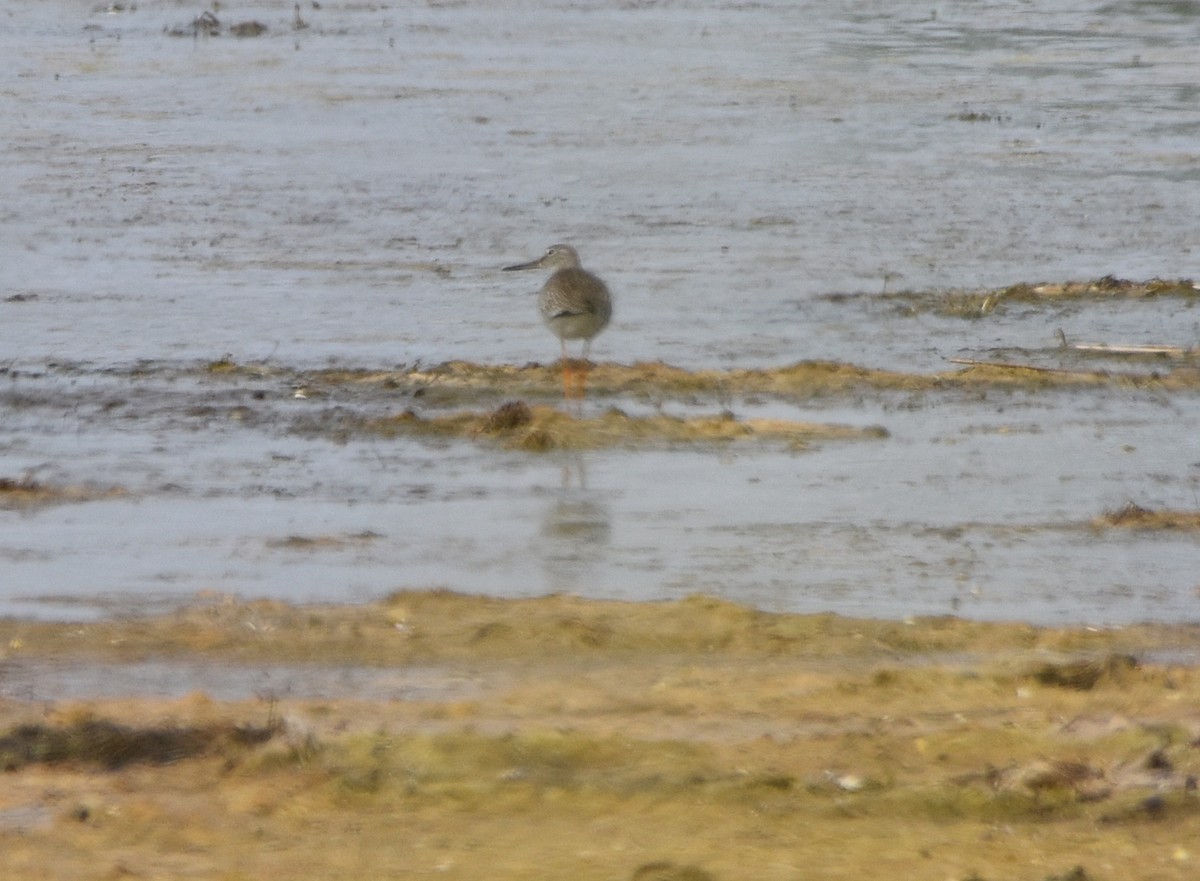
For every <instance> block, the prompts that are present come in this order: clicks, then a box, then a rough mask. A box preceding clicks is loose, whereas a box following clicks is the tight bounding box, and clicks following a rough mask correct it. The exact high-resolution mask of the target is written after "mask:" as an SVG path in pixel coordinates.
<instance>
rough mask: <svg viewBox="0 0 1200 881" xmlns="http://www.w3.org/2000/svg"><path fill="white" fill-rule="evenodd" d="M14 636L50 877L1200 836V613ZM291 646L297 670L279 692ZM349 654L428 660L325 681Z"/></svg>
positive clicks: (616, 873) (815, 870) (364, 615)
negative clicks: (133, 681)
mask: <svg viewBox="0 0 1200 881" xmlns="http://www.w3.org/2000/svg"><path fill="white" fill-rule="evenodd" d="M0 638H2V640H3V642H2V644H3V646H4V649H3V670H4V673H5V678H4V679H2V680H0V683H7V684H8V687H7V688H5V691H4V697H3V700H2V702H0V758H2V759H3V761H4V763H5V766H6V768H7V770H8V773H7V774H6V777H5V783H6V785H5V787H4V789H3V790H2V792H0V844H2V846H3V848H4V852H5V854H6V861H7V865H8V866H9V867H10V868H11V870H13V871H18V872H20V873H21V874H22V876H23V877H30V878H56V879H71V878H95V877H119V876H125V875H134V876H140V877H179V876H181V875H187V876H188V877H195V878H222V879H224V878H242V877H245V878H252V877H262V876H263V875H266V874H271V873H274V874H280V875H284V876H297V877H298V876H303V877H320V878H347V877H367V876H369V877H393V876H395V877H419V876H423V875H426V874H430V875H437V876H438V877H447V878H477V877H480V876H486V877H491V878H501V879H504V878H514V879H515V878H521V879H529V878H551V877H562V876H564V875H571V876H576V877H581V878H589V879H590V878H597V879H600V878H607V879H611V878H618V879H643V881H644V879H646V878H655V879H677V881H683V879H691V881H697V879H708V878H717V879H722V878H742V877H748V876H754V877H761V878H771V879H775V878H779V879H785V878H786V879H795V878H807V877H817V876H819V877H876V876H879V875H881V874H883V873H890V874H896V875H899V876H901V877H937V878H953V879H963V881H965V879H968V878H971V879H1037V881H1044V879H1051V878H1058V879H1063V878H1073V879H1080V881H1082V879H1089V878H1090V879H1117V878H1156V879H1159V878H1161V879H1176V878H1178V879H1184V878H1190V877H1193V875H1194V872H1195V866H1196V860H1197V859H1200V854H1197V853H1196V851H1195V848H1194V842H1195V841H1196V840H1197V835H1198V833H1200V799H1198V798H1197V794H1196V779H1197V776H1198V775H1200V715H1198V714H1197V711H1196V707H1197V706H1200V676H1198V675H1197V671H1196V662H1197V660H1198V659H1200V630H1197V629H1196V628H1195V627H1171V626H1143V627H1130V628H1123V629H1114V630H1093V629H1048V628H1035V627H1030V626H1028V625H1024V624H1017V623H1014V624H977V623H971V622H966V621H963V620H960V619H955V618H934V619H918V620H913V621H909V622H884V621H871V620H865V619H849V618H841V617H838V616H832V615H819V616H803V615H769V614H765V613H761V612H756V611H753V610H750V609H747V608H744V607H740V606H736V605H733V604H730V603H726V602H721V601H718V600H714V599H711V598H707V597H700V596H697V597H692V598H689V599H687V600H685V601H682V602H675V603H617V602H589V601H585V600H581V599H578V598H573V597H568V596H551V597H545V598H542V599H536V600H528V601H523V602H506V601H500V600H494V599H485V598H478V597H469V596H464V595H459V594H454V593H449V592H446V591H435V592H410V593H405V594H398V595H396V596H393V597H391V598H389V599H388V600H387V601H386V602H382V603H379V604H373V605H368V606H359V607H335V606H323V607H296V606H287V605H284V604H279V603H251V604H243V603H236V602H233V601H225V600H222V599H220V598H211V599H210V600H209V601H207V602H204V603H200V604H197V605H195V606H193V607H192V608H190V609H188V610H186V611H183V612H180V613H177V614H174V615H170V616H166V617H162V618H149V619H138V620H128V621H116V620H112V621H106V622H102V623H98V624H94V625H85V626H79V625H47V624H40V625H39V624H33V623H30V622H14V621H5V622H2V623H0ZM200 659H203V660H202V661H201V660H200ZM150 660H155V661H157V662H160V663H162V664H165V665H169V666H174V667H176V668H177V669H179V670H182V671H185V675H184V676H182V677H180V679H179V680H178V681H180V682H190V690H189V691H186V692H185V691H182V690H176V691H169V692H158V693H155V692H154V691H153V689H150V690H149V691H148V693H146V694H142V695H138V696H132V697H130V696H126V697H114V696H111V694H106V693H105V692H104V689H99V690H97V691H96V692H95V693H91V694H84V693H80V692H74V693H70V690H69V689H67V691H66V692H63V693H62V694H60V696H58V697H55V696H54V695H51V694H48V693H46V692H45V691H40V690H39V688H44V687H45V686H44V683H45V682H46V681H47V680H46V679H44V678H39V677H36V676H33V677H31V678H28V679H25V680H24V681H26V682H28V683H30V684H29V685H28V686H27V691H26V693H25V694H23V695H19V694H13V688H12V683H14V682H15V681H17V680H19V679H21V678H22V674H21V671H22V670H24V671H25V672H27V673H28V672H30V671H35V670H37V669H38V668H39V666H41V665H47V664H54V665H58V669H59V670H60V671H61V670H62V668H63V666H64V665H66V666H70V665H78V666H79V667H81V668H82V667H85V666H87V665H94V664H111V665H113V666H112V670H113V677H114V678H113V681H114V682H115V681H119V679H120V670H121V667H122V666H123V665H126V666H128V667H130V668H131V669H132V668H133V667H135V666H136V665H138V664H144V663H146V662H147V661H150ZM267 664H273V665H280V664H283V665H286V666H288V667H289V668H290V669H291V670H292V671H293V674H294V675H293V679H292V680H291V681H292V686H291V687H290V689H289V690H288V691H287V693H281V692H271V691H270V690H261V691H258V692H257V693H252V689H254V688H255V685H254V683H255V682H257V681H258V680H256V679H255V676H254V671H255V670H256V669H258V668H260V667H261V666H262V665H267ZM331 667H333V668H340V669H342V670H344V671H347V672H349V671H359V672H360V673H361V672H364V671H365V672H368V673H370V671H374V673H371V674H370V675H372V676H374V677H375V679H376V686H379V685H380V683H381V682H382V683H386V682H387V681H389V679H388V677H391V681H392V682H393V685H395V684H396V683H397V682H399V681H400V680H401V679H403V678H404V677H405V676H413V677H422V678H423V680H424V681H425V683H426V685H427V686H429V687H428V688H426V689H424V690H421V691H419V692H405V691H403V690H402V689H400V688H399V687H397V688H396V690H395V691H394V693H393V694H391V695H390V696H388V695H387V694H386V690H385V691H384V692H379V691H375V690H372V689H363V688H361V681H355V680H353V679H352V678H347V680H346V682H347V685H346V688H345V690H344V691H343V692H341V693H332V692H329V691H327V690H323V691H321V693H320V694H317V693H316V692H309V691H306V689H305V687H304V681H305V677H304V670H305V669H309V670H312V671H313V673H314V676H313V679H314V681H315V680H320V681H322V682H323V683H324V685H322V689H325V688H327V686H328V679H327V678H322V677H321V676H320V675H318V672H319V671H321V670H325V669H329V668H331ZM189 670H190V671H193V672H194V675H193V676H192V677H191V678H190V679H189V677H188V676H187V675H186V671H189ZM39 682H40V683H43V685H42V686H39V685H38V683H39ZM239 682H241V683H242V686H241V687H240V694H239V687H238V686H237V683H239ZM437 682H440V683H441V685H440V687H439V686H438V685H436V684H434V683H437ZM351 683H353V684H351ZM231 684H232V687H233V691H232V692H231V691H230V690H229V689H230V687H231ZM214 692H223V693H224V694H225V695H226V698H225V699H215V698H214V697H212V696H211V695H212V694H213V693H214ZM534 830H536V832H535V831H534Z"/></svg>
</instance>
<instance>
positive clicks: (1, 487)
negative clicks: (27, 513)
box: [0, 475, 126, 509]
mask: <svg viewBox="0 0 1200 881" xmlns="http://www.w3.org/2000/svg"><path fill="white" fill-rule="evenodd" d="M124 495H126V492H125V490H124V489H121V488H120V487H105V488H102V487H95V486H88V485H69V486H59V485H55V484H47V483H42V482H40V481H37V480H34V479H33V478H32V477H30V476H28V475H26V476H23V477H18V478H13V477H0V509H4V508H33V507H39V506H42V505H54V504H62V503H68V502H87V501H93V500H95V499H111V498H120V497H122V496H124Z"/></svg>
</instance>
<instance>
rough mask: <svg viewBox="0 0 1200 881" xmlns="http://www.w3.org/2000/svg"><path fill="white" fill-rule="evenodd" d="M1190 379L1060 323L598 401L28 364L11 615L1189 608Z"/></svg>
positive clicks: (501, 374) (850, 315)
mask: <svg viewBox="0 0 1200 881" xmlns="http://www.w3.org/2000/svg"><path fill="white" fill-rule="evenodd" d="M1196 299H1197V296H1196V289H1195V287H1194V286H1193V285H1192V284H1191V282H1188V281H1186V280H1178V281H1173V282H1164V281H1157V280H1155V281H1150V282H1143V283H1133V282H1127V281H1119V280H1113V279H1100V280H1098V281H1094V282H1087V283H1071V284H1058V285H1036V286H1034V285H1021V286H1017V287H1013V288H1004V289H997V290H995V291H991V292H953V291H950V292H942V293H933V292H925V293H910V294H890V295H887V296H886V297H883V298H879V297H867V296H859V297H848V296H847V297H837V298H830V299H829V301H828V302H827V303H826V306H825V308H830V309H834V308H836V309H839V310H841V311H842V312H843V313H844V314H845V315H846V320H847V321H855V322H857V321H870V320H872V318H871V316H872V314H873V313H875V312H876V311H877V310H879V309H881V308H883V309H886V310H888V311H889V312H890V313H891V315H892V317H891V318H890V321H892V322H895V323H897V324H907V325H908V326H909V327H916V326H918V325H919V323H920V322H921V321H922V320H923V318H924V317H926V316H930V315H937V316H943V318H942V319H941V320H947V321H951V322H954V323H956V324H957V325H959V326H966V327H975V326H978V325H980V324H994V325H1002V324H1003V323H1005V322H1010V321H1021V322H1025V323H1030V322H1034V321H1044V320H1045V319H1046V318H1047V316H1049V315H1051V314H1052V313H1053V312H1054V311H1055V310H1058V309H1061V308H1064V305H1063V304H1064V303H1067V304H1069V305H1068V306H1067V308H1070V309H1072V310H1081V311H1083V312H1088V313H1092V312H1096V313H1098V312H1104V311H1105V310H1114V309H1116V310H1119V309H1121V308H1124V307H1126V306H1127V305H1129V304H1139V305H1142V306H1146V305H1147V304H1155V307H1156V308H1157V307H1158V306H1161V304H1163V303H1166V304H1175V305H1179V304H1182V305H1183V306H1184V307H1185V308H1187V307H1189V306H1190V304H1192V303H1194V302H1195V301H1196ZM1057 317H1059V318H1061V317H1062V316H1057ZM1118 339H1119V338H1118ZM1196 359H1197V356H1196V353H1195V351H1194V350H1192V349H1190V348H1187V347H1158V348H1150V349H1149V350H1147V348H1146V347H1145V346H1139V345H1129V344H1122V343H1119V342H1111V341H1110V342H1108V343H1104V344H1099V343H1096V342H1094V341H1085V340H1079V339H1073V338H1068V337H1066V335H1065V334H1063V335H1061V337H1060V338H1059V339H1058V340H1055V341H1053V342H1049V343H1048V344H1047V345H1044V346H1040V347H1032V346H1026V347H1015V346H1004V347H991V348H986V349H971V350H967V351H963V352H959V353H956V354H955V355H954V356H953V357H946V358H943V359H942V360H941V362H940V364H939V366H938V369H937V370H935V371H929V372H919V371H912V370H900V369H889V368H884V367H880V366H876V365H873V364H869V363H856V362H849V361H843V362H838V361H799V362H794V363H791V364H786V365H783V366H777V367H741V368H734V367H725V368H720V367H710V368H706V369H687V368H682V367H678V366H674V365H670V364H666V363H664V362H661V361H653V362H633V363H630V364H621V363H616V362H611V361H601V362H598V363H595V364H593V365H591V366H590V367H589V369H588V370H587V397H586V399H584V400H581V401H575V400H564V399H563V397H562V394H563V392H562V384H561V382H562V380H561V366H560V365H558V364H555V363H546V364H538V363H534V362H530V363H524V364H520V365H506V364H485V363H479V362H471V361H465V360H452V361H447V362H444V363H441V364H431V365H426V364H420V363H415V364H411V365H400V366H395V367H392V368H387V369H385V368H382V367H379V366H376V367H351V366H345V365H334V366H322V367H304V366H299V365H290V364H287V363H285V362H282V361H280V360H278V359H262V360H257V361H239V360H237V359H235V358H233V357H232V356H223V357H221V358H217V359H213V360H208V361H202V362H191V363H188V362H180V361H153V360H148V359H147V360H141V361H139V362H138V363H136V364H132V365H126V366H110V367H102V366H99V365H96V364H89V363H83V362H66V361H63V362H58V361H52V362H47V363H45V364H41V365H27V366H10V367H8V368H6V369H5V370H4V379H5V381H6V386H5V388H4V390H3V392H2V393H0V402H2V403H3V406H4V412H5V418H6V424H7V426H8V427H9V428H10V430H11V433H10V435H9V442H8V447H7V452H8V461H9V462H13V463H17V462H25V463H29V464H28V465H27V467H24V468H16V467H12V470H10V471H9V473H8V475H7V476H4V477H3V481H2V482H0V511H2V512H3V516H5V517H6V519H7V529H6V533H5V541H4V544H3V547H2V548H0V553H3V555H4V558H5V560H6V570H7V573H6V574H7V575H8V578H7V579H6V581H5V584H4V590H3V598H4V601H5V602H6V603H8V606H7V609H8V610H9V611H10V612H11V613H16V614H36V615H39V616H42V617H59V616H64V615H65V616H67V617H72V618H80V619H86V618H89V617H94V616H95V615H96V614H98V613H99V614H103V613H105V612H107V611H111V610H120V609H125V610H130V609H134V608H138V609H142V610H148V609H154V608H168V607H170V605H171V604H173V603H180V602H184V603H186V602H187V601H189V599H190V598H191V597H193V596H195V595H196V594H197V593H204V592H216V593H219V594H234V595H244V596H254V595H266V596H274V597H278V598H282V599H287V600H291V601H322V600H330V599H333V600H340V601H344V600H353V601H363V600H369V599H371V598H373V597H376V596H378V595H380V594H382V593H386V592H387V591H388V590H391V589H395V588H396V587H405V586H408V587H422V586H429V585H431V584H432V585H443V586H447V587H452V588H455V589H465V590H471V591H475V592H483V593H490V594H495V595H501V596H533V595H538V594H541V593H545V592H547V591H558V590H571V591H574V592H577V593H580V594H581V595H587V596H592V597H596V598H603V597H619V598H627V599H652V598H661V597H672V596H676V597H677V596H683V595H687V594H689V593H695V592H707V593H712V594H716V595H720V596H724V597H726V598H729V599H733V600H736V601H739V602H749V603H751V604H753V605H757V606H759V607H761V608H767V609H773V610H779V611H785V610H790V611H812V612H817V611H838V612H842V613H844V614H855V615H882V616H884V617H897V618H901V617H905V616H909V615H913V614H936V613H947V612H949V613H956V614H967V615H970V616H972V617H978V618H992V619H1008V618H1012V617H1014V616H1015V617H1022V618H1024V619H1026V620H1029V621H1032V622H1038V623H1072V622H1085V623H1096V624H1105V623H1129V622H1136V621H1141V620H1157V621H1178V620H1192V619H1194V618H1195V616H1196V609H1197V603H1198V602H1200V582H1197V580H1196V575H1195V566H1194V559H1195V553H1196V551H1197V542H1198V541H1200V538H1198V534H1197V530H1196V528H1195V525H1196V516H1197V510H1198V509H1200V506H1198V505H1197V503H1196V499H1197V495H1196V494H1197V492H1200V467H1198V465H1200V458H1193V456H1192V454H1193V453H1196V454H1197V455H1200V451H1197V450H1196V449H1195V437H1196V436H1197V432H1198V431H1200V404H1198V402H1200V367H1198V365H1197V360H1196ZM10 467H11V466H10ZM718 497H719V498H720V504H719V505H718V504H714V500H715V499H716V498H718ZM81 527H86V528H81Z"/></svg>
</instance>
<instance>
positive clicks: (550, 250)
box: [546, 248, 558, 257]
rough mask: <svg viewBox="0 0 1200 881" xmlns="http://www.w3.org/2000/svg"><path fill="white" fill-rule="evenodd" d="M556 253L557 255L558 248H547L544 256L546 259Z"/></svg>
mask: <svg viewBox="0 0 1200 881" xmlns="http://www.w3.org/2000/svg"><path fill="white" fill-rule="evenodd" d="M557 253H558V248H547V249H546V256H547V257H552V256H554V255H555V254H557Z"/></svg>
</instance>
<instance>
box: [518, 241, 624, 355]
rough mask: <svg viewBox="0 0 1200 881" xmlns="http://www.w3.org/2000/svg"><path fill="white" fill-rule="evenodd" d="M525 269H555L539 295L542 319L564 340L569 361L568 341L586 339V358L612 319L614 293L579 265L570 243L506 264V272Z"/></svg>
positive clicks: (584, 346) (577, 256) (565, 352)
mask: <svg viewBox="0 0 1200 881" xmlns="http://www.w3.org/2000/svg"><path fill="white" fill-rule="evenodd" d="M522 269H554V270H555V272H554V274H553V275H551V276H550V278H549V279H548V280H547V281H546V283H545V284H544V285H543V286H542V290H541V293H540V294H538V309H539V310H540V311H541V313H542V321H544V322H546V326H547V327H548V328H550V330H551V331H553V332H554V335H555V336H557V337H558V338H559V340H560V341H561V343H562V357H563V363H564V364H566V362H567V340H583V358H584V360H585V361H586V360H587V357H588V353H589V352H590V350H591V345H592V340H593V339H595V337H596V336H597V334H599V333H600V331H602V330H604V328H605V327H607V326H608V322H609V319H611V318H612V296H611V295H610V294H609V292H608V287H607V286H606V285H605V284H604V282H602V281H601V280H600V279H599V278H597V277H596V276H594V275H592V273H590V272H588V271H587V270H586V269H584V268H583V267H582V266H580V265H579V254H578V253H576V251H575V249H574V248H572V247H571V246H570V245H552V246H551V247H550V248H549V249H547V251H546V253H545V254H544V255H543V256H542V257H540V258H539V259H537V260H533V261H530V262H529V263H520V264H518V265H516V266H505V267H504V271H505V272H515V271H519V270H522Z"/></svg>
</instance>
